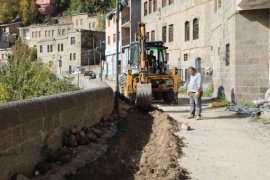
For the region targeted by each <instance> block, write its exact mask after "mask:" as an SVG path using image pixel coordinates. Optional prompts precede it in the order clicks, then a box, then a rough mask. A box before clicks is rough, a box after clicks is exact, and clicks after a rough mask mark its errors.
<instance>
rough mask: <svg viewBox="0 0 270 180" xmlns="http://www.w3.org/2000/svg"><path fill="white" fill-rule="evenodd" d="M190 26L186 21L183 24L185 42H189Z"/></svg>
mask: <svg viewBox="0 0 270 180" xmlns="http://www.w3.org/2000/svg"><path fill="white" fill-rule="evenodd" d="M189 34H190V24H189V22H188V21H186V22H185V41H189Z"/></svg>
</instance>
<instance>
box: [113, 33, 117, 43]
mask: <svg viewBox="0 0 270 180" xmlns="http://www.w3.org/2000/svg"><path fill="white" fill-rule="evenodd" d="M115 41H116V34H114V35H113V42H114V43H115Z"/></svg>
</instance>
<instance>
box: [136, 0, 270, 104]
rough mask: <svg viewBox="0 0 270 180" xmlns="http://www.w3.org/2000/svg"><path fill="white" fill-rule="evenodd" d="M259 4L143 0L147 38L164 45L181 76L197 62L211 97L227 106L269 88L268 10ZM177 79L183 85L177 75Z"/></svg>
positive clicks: (259, 1)
mask: <svg viewBox="0 0 270 180" xmlns="http://www.w3.org/2000/svg"><path fill="white" fill-rule="evenodd" d="M269 4H270V3H269V2H268V1H265V0H255V1H248V0H237V1H233V0H228V1H227V0H198V1H189V0H179V1H178V0H177V1H176V0H162V1H158V0H144V1H142V3H141V8H142V12H141V14H142V22H145V23H146V30H147V35H148V38H149V40H162V41H164V42H165V45H166V46H167V47H168V51H167V53H168V54H167V57H168V62H169V64H170V65H171V66H178V68H179V69H181V70H183V71H182V72H184V71H185V70H186V69H187V68H188V67H189V66H195V64H196V62H195V60H196V59H198V57H199V58H200V59H201V67H202V69H213V71H212V70H211V71H210V74H212V77H213V84H214V86H215V95H217V94H220V93H221V92H222V91H223V92H224V93H225V96H226V99H227V100H229V101H233V102H239V101H242V100H252V99H258V98H262V97H263V95H264V93H265V92H266V90H267V89H268V88H269V34H270V33H269V8H270V5H269ZM183 79H184V80H185V81H188V78H187V77H185V73H183Z"/></svg>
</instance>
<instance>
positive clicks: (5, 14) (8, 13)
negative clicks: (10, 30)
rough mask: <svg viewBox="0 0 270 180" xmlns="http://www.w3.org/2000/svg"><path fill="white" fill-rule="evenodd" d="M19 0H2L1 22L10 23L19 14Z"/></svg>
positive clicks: (0, 9) (0, 2) (0, 5)
mask: <svg viewBox="0 0 270 180" xmlns="http://www.w3.org/2000/svg"><path fill="white" fill-rule="evenodd" d="M18 9H19V8H18V0H2V1H0V23H10V22H11V21H12V20H13V19H14V18H15V17H16V16H17V15H18Z"/></svg>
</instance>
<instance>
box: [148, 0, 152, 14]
mask: <svg viewBox="0 0 270 180" xmlns="http://www.w3.org/2000/svg"><path fill="white" fill-rule="evenodd" d="M151 13H152V0H149V14H151Z"/></svg>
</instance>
